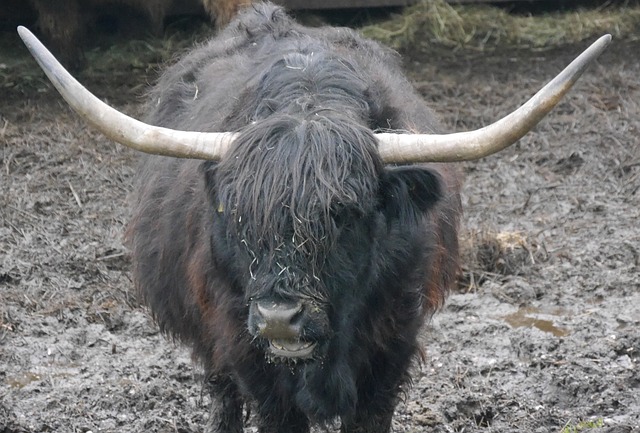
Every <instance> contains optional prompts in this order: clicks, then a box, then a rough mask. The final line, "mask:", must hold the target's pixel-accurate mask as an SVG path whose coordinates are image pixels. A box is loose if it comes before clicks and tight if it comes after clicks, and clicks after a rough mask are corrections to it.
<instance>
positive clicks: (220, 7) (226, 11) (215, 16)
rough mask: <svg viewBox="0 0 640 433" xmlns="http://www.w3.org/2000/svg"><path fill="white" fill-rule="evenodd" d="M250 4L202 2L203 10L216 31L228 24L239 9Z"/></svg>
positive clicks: (228, 0) (219, 0) (248, 0)
mask: <svg viewBox="0 0 640 433" xmlns="http://www.w3.org/2000/svg"><path fill="white" fill-rule="evenodd" d="M251 3H252V0H202V4H203V6H204V8H205V10H206V11H207V13H208V14H209V15H210V16H211V19H212V20H213V21H215V23H216V27H217V28H218V29H220V28H222V27H224V26H226V25H227V24H229V22H230V21H231V20H232V19H233V17H235V15H236V14H237V13H238V11H239V10H240V9H241V8H243V7H246V6H249V5H250V4H251Z"/></svg>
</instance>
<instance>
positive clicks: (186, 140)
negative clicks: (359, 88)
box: [18, 26, 611, 163]
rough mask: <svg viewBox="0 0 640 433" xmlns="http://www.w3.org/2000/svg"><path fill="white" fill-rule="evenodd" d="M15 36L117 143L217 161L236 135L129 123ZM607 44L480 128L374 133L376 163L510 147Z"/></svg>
mask: <svg viewBox="0 0 640 433" xmlns="http://www.w3.org/2000/svg"><path fill="white" fill-rule="evenodd" d="M18 33H19V34H20V37H21V38H22V40H23V41H24V43H25V45H26V46H27V48H29V51H31V54H32V55H33V56H34V58H35V59H36V61H37V62H38V63H39V64H40V67H41V68H42V69H43V70H44V72H45V74H47V76H48V77H49V79H50V80H51V82H52V83H53V85H54V86H55V87H56V89H58V91H59V92H60V94H61V95H62V96H63V98H64V99H65V100H66V101H67V102H68V103H69V105H71V107H72V108H73V109H74V110H75V111H76V112H78V114H80V115H81V116H82V117H84V118H85V120H87V121H88V122H89V123H90V124H91V125H93V126H94V127H95V128H97V129H98V130H99V131H101V132H102V133H103V134H105V135H106V136H107V137H109V138H110V139H112V140H114V141H116V142H118V143H121V144H124V145H126V146H129V147H131V148H133V149H136V150H139V151H142V152H146V153H153V154H159V155H167V156H174V157H178V158H194V159H208V160H218V159H220V158H221V157H222V156H223V155H224V154H225V153H226V151H227V149H228V148H229V147H230V146H231V144H232V143H233V141H234V140H235V138H236V136H237V134H236V133H231V132H195V131H179V130H173V129H168V128H162V127H158V126H152V125H148V124H146V123H143V122H140V121H138V120H136V119H133V118H131V117H129V116H127V115H125V114H123V113H121V112H119V111H117V110H115V109H113V108H111V107H110V106H108V105H107V104H105V103H104V102H102V101H100V100H99V99H98V98H96V97H95V96H94V95H93V94H91V92H89V91H88V90H87V89H85V88H84V87H83V86H82V85H81V84H80V83H78V81H76V80H75V79H74V78H73V77H72V76H71V74H69V73H68V72H67V71H66V70H65V69H64V67H63V66H62V65H60V63H59V62H58V61H57V60H56V59H55V57H54V56H53V55H52V54H51V53H50V52H49V51H48V50H47V49H46V48H45V47H44V45H42V43H41V42H40V41H39V40H38V39H37V38H36V37H35V36H34V35H33V34H32V33H31V32H30V31H29V30H27V29H26V28H25V27H22V26H20V27H18ZM610 41H611V35H605V36H602V37H601V38H600V39H598V40H597V41H596V42H595V43H593V44H592V45H591V46H590V47H589V48H587V49H586V50H585V51H584V52H583V53H582V54H581V55H580V56H578V57H577V58H576V59H575V60H574V61H573V62H571V64H570V65H569V66H567V67H566V68H565V69H564V70H563V71H562V72H561V73H560V74H559V75H558V76H556V78H554V79H553V80H552V81H551V82H550V83H548V84H547V85H546V86H545V87H543V88H542V89H541V90H540V91H539V92H538V93H536V94H535V95H534V96H533V97H532V98H531V99H530V100H529V101H527V102H526V103H525V104H524V105H522V106H521V107H520V108H518V109H517V110H516V111H514V112H513V113H511V114H509V115H507V116H506V117H504V118H502V119H500V120H498V121H497V122H495V123H493V124H491V125H489V126H486V127H484V128H481V129H478V130H475V131H468V132H459V133H454V134H444V135H438V134H390V133H378V134H376V137H377V138H378V141H379V153H380V156H381V158H382V159H383V161H384V162H386V163H411V162H454V161H466V160H473V159H479V158H482V157H484V156H487V155H491V154H493V153H496V152H498V151H500V150H502V149H504V148H506V147H508V146H510V145H511V144H513V143H515V142H516V141H517V140H519V139H520V138H521V137H522V136H524V135H525V134H526V133H527V132H529V131H530V130H531V129H532V128H533V127H534V126H535V125H536V124H537V123H538V122H539V121H540V120H541V119H542V118H543V117H544V116H545V115H546V114H547V113H548V112H549V111H551V109H552V108H553V107H554V106H555V105H556V104H557V103H558V102H559V101H560V99H561V98H562V97H563V96H564V95H565V94H566V93H567V91H568V90H569V89H570V88H571V87H572V86H573V84H574V83H575V82H576V81H577V80H578V78H579V77H580V75H582V73H583V72H584V71H585V69H586V68H587V66H588V65H589V64H590V63H591V62H592V61H593V60H594V59H595V58H597V57H598V56H599V55H600V54H601V53H602V52H603V51H604V49H605V48H606V47H607V45H609V43H610Z"/></svg>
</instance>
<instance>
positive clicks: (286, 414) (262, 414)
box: [257, 407, 309, 433]
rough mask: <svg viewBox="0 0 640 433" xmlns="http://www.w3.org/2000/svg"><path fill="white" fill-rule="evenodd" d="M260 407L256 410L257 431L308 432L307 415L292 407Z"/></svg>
mask: <svg viewBox="0 0 640 433" xmlns="http://www.w3.org/2000/svg"><path fill="white" fill-rule="evenodd" d="M265 409H267V408H264V407H263V408H262V411H258V417H257V418H258V420H257V422H258V431H259V432H260V433H308V432H309V420H308V418H307V416H306V415H305V414H304V413H302V412H301V411H299V410H297V409H296V408H294V407H287V408H281V407H280V408H271V409H267V410H265Z"/></svg>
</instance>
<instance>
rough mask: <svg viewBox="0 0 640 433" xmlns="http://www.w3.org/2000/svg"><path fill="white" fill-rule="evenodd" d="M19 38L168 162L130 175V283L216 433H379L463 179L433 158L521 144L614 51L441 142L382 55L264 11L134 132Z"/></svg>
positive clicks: (209, 49) (264, 7)
mask: <svg viewBox="0 0 640 433" xmlns="http://www.w3.org/2000/svg"><path fill="white" fill-rule="evenodd" d="M20 33H21V35H22V37H23V39H24V40H25V43H26V44H27V46H28V47H29V48H30V50H31V51H32V53H33V54H34V56H35V57H36V58H37V59H38V62H40V64H41V66H42V67H43V69H44V70H45V71H46V73H47V75H49V77H50V78H51V80H52V81H53V83H54V84H55V85H56V87H58V89H59V90H60V91H61V93H62V94H63V95H64V97H65V98H66V99H67V101H68V102H69V103H70V104H71V105H72V106H73V107H74V108H75V109H76V110H77V111H78V112H79V113H81V114H82V115H83V116H84V117H85V118H87V119H88V121H89V122H90V123H92V124H93V125H94V126H96V127H97V128H98V129H100V130H101V131H102V132H104V133H105V134H106V135H107V136H109V137H110V138H112V139H114V140H115V141H118V142H120V143H123V144H125V145H127V146H130V147H133V148H136V149H139V150H142V151H143V152H147V153H155V154H159V155H164V156H148V157H146V158H144V159H143V161H142V164H141V171H140V174H139V181H138V185H137V189H136V199H135V204H134V207H133V218H132V221H131V223H130V225H129V228H128V233H127V238H128V241H129V244H130V247H131V249H132V252H133V263H134V270H133V273H134V280H135V284H136V286H137V287H138V289H139V291H140V293H141V294H142V296H143V298H144V300H145V302H146V303H147V304H148V306H149V307H150V309H151V311H152V313H153V316H154V317H155V319H156V320H157V322H158V323H159V325H160V327H161V328H162V330H163V331H165V332H166V333H168V334H171V335H172V336H175V337H177V338H178V339H180V340H182V341H183V342H185V343H187V344H189V345H190V346H191V347H192V348H193V352H194V354H195V357H196V358H197V359H198V360H199V361H200V362H201V363H202V364H203V365H204V368H205V370H206V372H207V374H208V377H209V379H210V384H211V396H212V400H213V401H212V411H211V416H210V426H209V428H210V431H213V432H241V431H242V424H243V415H242V413H243V405H245V404H246V405H248V406H250V407H251V408H252V409H253V411H254V413H255V414H256V415H257V416H256V421H257V423H258V426H259V431H260V432H273V433H285V432H305V431H308V430H309V426H310V424H311V423H320V424H326V423H329V422H333V421H335V420H337V419H339V420H340V421H341V426H342V427H341V428H342V430H341V431H342V432H387V431H389V429H390V425H391V418H392V414H393V411H394V407H395V405H396V403H397V400H398V395H399V393H400V392H401V390H402V389H403V387H404V386H405V385H406V384H407V383H408V381H409V376H408V369H409V367H410V364H411V362H412V360H413V359H414V358H415V357H416V355H417V354H418V353H419V347H418V343H417V335H418V332H419V330H420V327H421V325H422V324H423V322H424V321H425V318H428V317H429V316H430V315H431V314H432V313H433V312H434V311H435V310H436V309H437V308H438V307H439V306H440V305H442V302H443V300H444V297H445V294H446V292H447V290H448V288H449V287H450V286H451V284H452V283H453V281H454V279H455V277H456V273H457V270H458V242H457V231H458V220H459V217H460V212H461V209H460V199H459V182H458V176H457V175H456V172H455V170H454V169H453V168H451V165H444V164H433V162H434V161H436V162H443V161H459V160H467V159H474V158H479V157H481V156H484V155H487V154H490V153H493V152H496V151H498V150H500V149H502V148H504V147H506V146H508V145H510V144H511V143H513V142H514V141H516V140H517V139H518V138H520V137H521V136H522V135H524V134H525V133H526V132H527V131H528V130H529V129H530V128H532V127H533V126H534V125H535V124H536V123H537V122H538V121H539V120H540V119H541V118H542V117H543V116H544V115H545V114H546V113H547V112H548V111H549V110H551V108H552V107H553V105H554V104H555V103H557V101H558V100H559V99H560V97H561V96H562V95H563V94H564V93H565V92H566V91H567V90H568V89H569V87H570V86H571V85H572V84H573V82H575V80H576V79H577V76H579V74H580V73H581V72H582V71H583V70H584V69H585V68H586V65H587V64H588V63H589V61H591V60H592V59H593V58H594V57H596V56H597V55H598V54H599V53H600V52H601V51H602V50H603V49H604V47H605V46H606V45H607V43H608V41H609V37H603V38H602V39H601V40H599V41H598V42H596V43H595V44H594V45H593V46H592V47H591V48H589V49H588V50H587V51H586V52H585V53H583V54H582V55H581V56H580V57H579V58H578V59H576V61H574V62H573V63H572V64H571V65H570V66H569V67H568V68H567V69H566V70H565V71H563V72H562V73H561V74H560V75H559V76H558V77H557V78H556V79H554V80H553V81H552V82H551V83H550V84H549V85H547V86H546V87H545V88H544V89H543V90H541V91H540V92H539V93H538V94H537V95H536V96H534V97H533V98H532V100H531V101H529V102H527V103H526V104H525V105H524V106H523V107H521V108H520V109H518V110H517V111H515V112H514V113H512V114H510V115H509V116H507V117H506V118H504V119H502V120H500V121H498V122H496V123H495V124H493V125H490V126H488V127H486V128H483V129H480V130H478V131H473V132H466V133H458V134H448V135H439V134H437V132H438V131H439V130H440V129H441V128H440V126H439V124H438V122H437V121H436V117H435V116H434V114H433V113H432V111H431V110H430V109H429V108H428V107H427V106H426V105H425V104H424V102H423V101H422V99H421V98H420V96H419V95H418V94H417V93H416V92H415V91H414V90H413V89H412V87H411V85H410V84H409V82H408V81H407V79H406V78H405V77H404V76H403V75H402V74H401V72H400V71H399V67H398V59H397V57H396V55H395V54H394V53H392V52H390V51H389V50H387V49H385V48H383V47H381V46H379V45H378V44H376V43H375V42H372V41H369V40H366V39H363V38H361V37H359V36H358V35H357V34H356V33H355V32H353V31H351V30H348V29H343V28H332V27H327V28H319V29H311V28H305V27H302V26H300V25H297V24H296V23H294V22H293V21H292V20H291V19H289V18H288V17H287V15H286V14H285V12H284V11H283V10H282V9H281V8H279V7H276V6H273V5H270V4H260V5H255V6H253V7H250V8H249V9H247V10H246V11H244V12H243V13H242V14H241V15H240V16H239V17H238V18H237V19H236V20H235V21H233V22H232V24H231V25H230V26H229V27H228V28H227V29H226V30H225V31H224V32H223V33H222V34H220V35H219V36H218V37H216V38H215V39H212V40H211V41H209V42H208V43H207V44H205V45H203V46H201V47H199V48H197V49H195V50H194V51H192V52H191V53H189V54H188V55H186V56H185V57H184V58H183V59H182V60H181V61H179V62H178V63H176V64H175V65H174V66H172V67H170V68H168V69H167V70H166V71H165V73H164V74H163V75H162V77H161V78H160V82H159V83H158V85H157V86H156V87H155V90H154V91H153V93H152V94H151V103H150V109H149V115H148V123H146V124H145V123H141V122H138V121H136V120H134V119H131V118H129V117H127V116H125V115H124V114H121V113H119V112H117V111H116V110H114V109H112V108H110V107H108V106H106V105H104V104H103V103H102V102H100V101H99V100H98V99H97V98H95V97H94V96H92V95H91V94H90V93H89V92H88V91H87V90H86V89H84V88H83V87H82V86H81V85H80V84H78V83H77V82H76V81H75V80H74V79H73V78H72V77H71V76H69V75H68V74H67V73H66V71H64V69H62V68H61V67H60V66H59V64H58V63H57V62H56V60H55V59H54V58H53V57H52V56H51V55H50V54H49V53H48V52H47V51H46V49H44V47H43V46H42V45H41V44H40V43H39V42H38V41H37V40H36V39H35V38H34V37H33V36H32V35H31V34H30V33H29V32H28V31H27V30H26V29H24V28H21V29H20ZM382 131H385V132H382ZM168 156H171V157H168ZM178 158H185V159H178ZM425 162H431V163H432V164H424V163H425Z"/></svg>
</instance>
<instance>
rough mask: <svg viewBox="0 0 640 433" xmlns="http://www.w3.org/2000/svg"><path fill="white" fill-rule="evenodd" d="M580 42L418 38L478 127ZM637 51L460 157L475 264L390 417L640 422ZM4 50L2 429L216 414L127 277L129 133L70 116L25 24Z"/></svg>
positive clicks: (123, 94)
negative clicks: (470, 42) (476, 154)
mask: <svg viewBox="0 0 640 433" xmlns="http://www.w3.org/2000/svg"><path fill="white" fill-rule="evenodd" d="M586 45H587V44H586V43H585V44H581V45H579V46H566V47H562V48H559V49H554V50H549V51H543V52H529V51H526V50H520V51H510V50H504V49H498V50H496V51H494V52H489V53H478V52H465V51H464V50H460V51H456V52H452V51H447V50H443V49H438V48H433V49H432V50H428V51H427V52H422V53H404V55H405V59H406V65H407V69H408V70H409V74H410V76H411V78H412V80H414V81H415V83H416V86H417V88H418V89H419V90H420V92H421V93H422V94H423V95H424V97H425V98H426V100H427V101H429V103H430V104H431V105H432V106H433V107H434V108H435V110H436V111H437V112H438V113H439V114H440V115H441V116H442V119H443V122H444V123H445V124H446V125H447V126H448V127H449V128H450V129H451V130H466V129H470V128H476V127H479V126H482V125H485V124H487V123H490V122H491V121H493V120H495V119H497V118H499V117H500V116H502V115H504V114H506V113H507V112H509V111H510V110H512V109H513V108H515V107H516V106H517V105H518V104H520V103H522V102H523V101H524V100H526V99H527V98H528V97H529V96H531V95H532V94H533V93H534V92H535V91H536V90H537V89H538V88H540V87H541V86H542V85H543V84H544V83H545V82H546V81H547V80H548V79H550V78H551V77H552V76H554V75H555V74H556V73H557V72H559V71H560V70H561V69H562V68H563V67H564V66H565V65H566V64H568V63H569V61H570V60H571V59H572V58H573V57H574V56H575V55H577V54H578V53H579V52H580V51H582V49H584V48H585V47H586ZM96 50H97V51H96ZM96 50H94V52H93V54H92V55H93V57H91V56H90V59H89V63H90V64H91V58H96V57H97V56H99V55H101V54H100V53H104V50H106V48H97V49H96ZM96 53H97V54H96ZM638 53H640V43H638V42H619V41H614V42H613V44H612V46H611V47H610V49H609V50H608V51H607V52H606V53H605V54H604V55H603V56H602V58H601V59H600V60H599V62H598V63H597V64H595V65H594V66H593V67H591V68H590V69H589V70H588V71H587V73H586V74H585V76H584V77H583V78H582V80H581V81H580V82H579V83H578V84H577V85H576V87H575V89H574V90H573V91H572V92H571V93H570V94H569V95H568V97H566V98H565V99H564V101H563V102H562V103H561V104H560V105H559V107H557V108H556V109H555V110H554V111H553V112H552V113H551V115H550V116H548V118H547V119H546V120H544V121H543V122H542V123H541V124H540V125H539V126H538V127H537V128H536V129H535V130H534V131H533V132H532V133H530V134H529V135H527V136H526V137H525V138H524V139H522V140H521V141H520V142H519V143H518V144H516V145H515V146H513V147H512V148H510V149H508V150H506V151H504V152H502V153H500V154H498V155H495V156H492V157H489V158H486V159H484V160H482V161H478V162H473V163H468V164H465V165H464V171H465V174H466V181H465V187H464V191H463V193H464V198H463V200H464V205H465V218H464V227H463V233H462V236H463V240H464V242H463V243H464V245H465V274H464V278H463V279H462V281H461V282H460V287H459V289H458V290H457V291H455V292H454V293H452V294H451V296H450V297H449V299H448V302H447V304H446V307H445V308H444V309H443V310H442V311H441V312H440V313H439V314H437V315H436V316H435V317H434V319H433V320H432V321H431V323H429V324H428V326H426V327H425V329H424V335H423V338H424V342H425V347H426V352H427V359H426V361H425V362H424V363H423V364H422V365H420V366H416V368H415V372H414V385H413V388H412V389H411V390H410V391H409V392H408V393H407V395H406V399H405V401H404V402H403V403H401V404H400V405H399V406H398V409H397V414H396V417H395V419H394V423H393V431H394V432H436V433H441V432H442V433H444V432H465V433H473V432H515V431H519V432H535V433H545V432H558V433H559V432H561V431H562V430H563V428H565V427H566V429H565V430H564V433H568V432H577V431H587V430H588V431H598V432H610V433H614V432H616V433H626V432H634V433H637V432H640V365H639V363H640V228H639V226H640V139H639V137H640V79H639V78H638V77H640V57H639V55H638ZM0 55H1V56H2V57H0V157H1V158H2V160H1V162H2V163H1V164H0V191H1V193H0V432H2V433H17V432H89V431H91V432H143V431H149V432H167V433H168V432H182V433H188V432H198V431H202V427H203V425H204V423H205V421H206V419H207V417H208V401H209V400H208V399H209V398H208V396H207V395H206V393H205V392H204V391H203V388H202V386H201V379H202V374H201V371H200V370H199V369H198V368H197V366H194V365H193V364H192V363H191V360H190V356H189V353H188V350H187V349H185V348H183V347H180V346H177V345H174V344H173V343H172V342H170V341H168V340H167V339H165V338H164V337H163V335H161V334H160V333H159V332H158V329H157V327H156V326H155V325H154V324H153V322H152V321H151V320H150V318H149V316H148V314H147V313H146V311H145V309H144V308H143V307H141V306H140V305H139V304H138V303H137V301H136V296H135V293H134V292H133V290H132V284H131V280H130V276H129V268H130V263H129V258H128V256H127V251H126V249H125V247H124V246H123V243H122V237H123V226H124V224H125V223H126V220H127V208H126V197H127V194H128V193H129V192H130V189H131V184H132V178H133V175H134V166H135V159H136V155H135V153H134V152H133V151H130V150H127V149H123V148H122V147H121V146H119V145H115V144H113V143H111V142H109V141H108V140H106V139H105V138H103V137H102V136H101V135H99V134H97V133H95V132H93V131H92V130H91V129H89V128H88V127H87V126H85V125H84V123H83V122H82V121H80V120H79V119H78V117H77V116H75V115H74V114H72V113H71V112H70V111H69V109H68V108H67V106H66V105H65V104H64V103H63V102H62V101H61V98H60V97H59V96H58V95H57V94H56V92H55V91H54V90H52V88H51V87H50V86H49V85H48V84H46V83H45V81H44V78H43V76H42V75H41V74H40V72H39V71H38V70H37V69H36V67H35V63H34V62H33V61H32V60H31V59H30V58H29V57H28V55H27V53H26V50H25V49H23V48H22V47H21V45H20V43H19V42H18V39H17V38H16V37H15V35H14V34H13V33H0ZM158 69H159V68H158V67H157V65H155V64H151V65H149V64H145V63H135V62H134V63H130V64H123V63H120V64H117V65H109V64H108V62H107V63H106V64H105V65H104V66H102V67H100V68H99V67H96V68H90V69H88V70H86V71H85V72H83V73H82V74H80V80H81V81H82V82H83V83H85V84H86V85H87V86H88V87H89V88H90V89H91V90H92V91H93V92H94V93H95V94H97V95H98V96H100V97H102V98H105V99H107V100H108V101H109V102H110V103H112V104H114V105H116V106H117V107H119V108H120V109H122V110H124V111H125V112H128V113H130V114H133V115H138V116H139V115H140V113H141V109H142V108H141V107H142V101H143V98H142V95H143V94H144V89H145V88H147V85H148V83H149V82H153V80H154V78H155V77H156V76H157V70H158ZM590 429H591V430H590ZM247 431H254V430H253V429H252V428H251V427H249V428H248V429H247Z"/></svg>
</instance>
